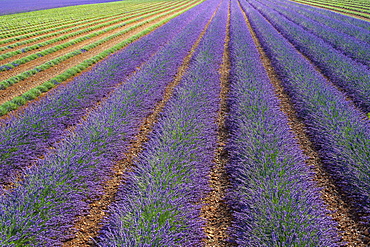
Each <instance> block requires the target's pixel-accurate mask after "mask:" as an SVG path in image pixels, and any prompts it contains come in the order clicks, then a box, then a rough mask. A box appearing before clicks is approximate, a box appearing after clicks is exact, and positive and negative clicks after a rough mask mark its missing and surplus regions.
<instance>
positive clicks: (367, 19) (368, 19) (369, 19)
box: [295, 1, 370, 22]
mask: <svg viewBox="0 0 370 247" xmlns="http://www.w3.org/2000/svg"><path fill="white" fill-rule="evenodd" d="M295 2H296V3H300V4H304V5H309V6H312V7H315V8H321V9H326V10H330V11H333V12H337V13H339V14H343V15H349V16H352V17H355V18H357V19H361V20H364V21H369V22H370V18H366V17H364V16H359V15H356V14H352V13H348V12H345V11H340V10H336V9H330V8H326V7H323V6H318V5H315V4H313V3H308V2H300V1H295ZM333 7H337V6H333ZM352 11H354V10H352ZM359 13H362V12H359Z"/></svg>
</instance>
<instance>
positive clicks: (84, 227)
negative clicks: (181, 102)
mask: <svg viewBox="0 0 370 247" xmlns="http://www.w3.org/2000/svg"><path fill="white" fill-rule="evenodd" d="M214 15H215V13H214V14H213V16H212V17H211V19H210V20H209V22H208V23H207V24H206V26H205V28H204V29H203V31H202V33H201V34H200V36H199V38H198V40H197V41H196V42H195V43H194V45H193V47H192V48H191V50H190V51H189V53H188V55H187V56H186V57H185V58H184V60H183V63H182V65H181V66H180V67H179V68H178V71H177V75H176V77H175V78H174V80H173V81H172V82H171V83H170V84H169V85H168V86H167V87H166V88H165V91H164V95H163V97H162V100H160V101H159V102H158V103H157V104H156V106H155V108H154V109H153V112H152V113H151V114H150V115H149V116H147V117H146V118H145V119H144V120H143V122H142V124H141V126H140V127H139V132H138V134H137V135H136V136H135V137H134V138H133V141H132V142H131V143H130V145H129V147H128V151H127V153H125V154H124V156H125V158H124V159H122V160H121V161H119V162H117V164H116V165H115V167H114V169H113V170H114V174H113V175H112V178H111V179H110V180H109V181H107V182H106V183H105V184H104V192H105V193H104V194H103V196H102V197H101V198H100V199H99V200H96V201H94V202H93V203H91V204H90V205H89V206H90V211H89V214H88V215H86V216H81V217H80V218H79V219H78V221H77V223H76V225H75V228H76V229H77V232H76V237H75V238H74V239H71V240H69V241H67V242H65V244H64V245H63V247H76V246H79V247H80V246H94V243H93V241H92V239H93V238H94V237H96V236H97V234H98V232H99V230H100V229H101V227H102V225H101V224H102V223H101V222H102V220H103V218H104V217H106V216H107V213H106V210H107V209H108V206H109V205H110V204H112V203H113V202H114V199H115V195H116V193H117V190H118V186H119V185H120V184H121V183H122V182H123V181H122V180H123V179H124V174H125V173H126V172H127V171H129V170H130V169H131V168H132V165H133V162H134V160H135V159H136V157H137V156H138V154H139V153H140V152H142V151H143V144H144V143H145V142H147V141H148V136H149V134H150V133H151V132H152V129H153V126H154V124H155V123H156V122H157V121H158V117H159V114H160V113H161V112H162V110H163V108H164V107H165V105H166V103H167V102H168V101H169V100H170V98H171V97H172V95H173V91H174V89H175V88H176V86H177V85H178V84H179V83H180V81H181V78H182V77H183V75H184V73H185V72H186V70H187V69H188V67H189V63H190V60H191V58H192V56H193V54H194V52H195V49H196V48H197V47H198V45H199V43H200V40H201V38H202V37H203V36H204V33H205V32H206V30H207V28H208V26H209V24H210V23H211V21H212V19H213V17H214Z"/></svg>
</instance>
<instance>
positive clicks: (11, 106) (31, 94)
mask: <svg viewBox="0 0 370 247" xmlns="http://www.w3.org/2000/svg"><path fill="white" fill-rule="evenodd" d="M203 1H204V0H201V1H194V2H193V4H192V5H190V6H189V7H187V8H185V9H183V10H181V11H180V12H178V13H175V14H174V15H172V16H170V17H168V18H166V19H164V20H162V21H160V22H158V23H156V24H154V25H152V26H150V27H148V28H146V29H144V30H143V31H141V32H140V33H138V34H135V35H133V36H131V37H130V38H127V39H125V40H123V41H122V42H120V43H118V44H116V45H114V46H113V47H111V48H109V49H107V50H105V51H103V52H101V53H99V54H98V55H95V56H93V57H91V58H89V59H86V60H84V61H83V62H81V63H79V64H78V65H76V66H73V67H71V68H69V69H68V70H66V71H64V72H63V73H61V74H59V75H57V76H55V77H54V78H51V79H50V80H48V81H46V82H44V83H43V84H41V85H39V86H37V87H35V88H32V89H30V90H28V91H27V92H25V93H23V94H22V95H21V96H17V97H14V98H13V99H11V100H9V101H7V102H5V103H3V104H2V105H0V116H3V115H6V114H8V113H9V112H10V111H13V110H16V109H17V108H19V107H20V106H23V105H25V104H27V103H28V102H29V101H32V100H34V99H36V98H37V97H39V96H40V95H41V94H42V93H46V92H47V91H49V90H50V89H52V88H54V87H55V86H57V85H58V84H60V83H62V82H64V81H66V80H68V79H70V78H72V77H74V76H75V75H77V74H79V73H81V72H83V71H84V70H86V69H87V68H89V67H91V66H93V65H94V64H96V63H97V62H99V61H101V60H103V59H104V58H106V57H107V56H109V55H111V54H113V53H115V52H117V51H119V50H120V49H122V48H124V47H125V46H127V45H129V44H130V43H132V42H134V41H135V40H137V39H139V38H140V37H142V36H144V35H146V34H148V33H150V32H151V31H153V30H154V29H156V28H158V27H160V26H162V25H163V24H165V23H167V22H168V21H170V20H171V19H173V18H175V17H176V16H179V15H181V14H182V13H184V12H186V11H187V10H189V9H191V8H193V7H195V6H196V5H198V4H200V3H202V2H203Z"/></svg>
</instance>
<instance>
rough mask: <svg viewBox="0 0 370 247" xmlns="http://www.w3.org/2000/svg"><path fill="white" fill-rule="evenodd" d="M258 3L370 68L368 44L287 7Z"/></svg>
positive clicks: (369, 48) (267, 0)
mask: <svg viewBox="0 0 370 247" xmlns="http://www.w3.org/2000/svg"><path fill="white" fill-rule="evenodd" d="M258 2H260V3H262V4H263V5H265V8H272V9H274V10H276V11H277V12H279V13H280V14H281V15H282V16H284V17H285V18H287V19H288V20H290V21H292V22H294V23H296V24H297V25H299V26H301V27H303V28H304V29H305V30H307V31H309V32H310V33H312V34H314V35H316V36H318V37H320V38H321V39H323V40H324V41H326V42H328V43H329V44H330V45H332V46H333V47H334V48H335V49H338V50H340V51H341V52H342V53H343V54H345V55H346V56H349V57H350V58H352V59H353V60H355V61H357V62H360V63H362V64H364V65H366V66H368V68H369V67H370V52H369V51H370V43H366V42H363V41H360V40H358V39H356V38H354V37H352V36H350V35H348V34H343V33H341V32H339V31H337V30H335V29H334V28H331V27H328V26H326V25H325V24H323V23H321V22H318V21H313V20H310V19H309V18H307V17H305V16H303V15H300V14H297V12H295V11H292V10H291V9H290V8H289V7H279V6H278V5H276V4H275V2H271V1H270V0H265V1H264V0H262V1H258ZM266 6H267V7H266Z"/></svg>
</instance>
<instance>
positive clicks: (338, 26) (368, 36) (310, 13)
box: [274, 0, 370, 44]
mask: <svg viewBox="0 0 370 247" xmlns="http://www.w3.org/2000/svg"><path fill="white" fill-rule="evenodd" d="M274 3H275V5H279V6H283V7H286V8H289V9H291V10H293V11H295V12H296V13H299V14H301V15H304V16H306V17H307V18H309V19H312V20H314V21H317V22H320V23H323V24H325V26H327V27H331V28H334V29H335V30H337V31H339V32H342V33H345V34H348V35H351V36H352V37H354V38H356V39H359V40H361V41H363V42H366V43H368V44H370V30H366V29H363V28H361V27H357V26H354V25H352V24H350V23H346V22H344V21H340V20H337V19H333V18H330V17H328V16H326V15H324V14H322V13H320V12H319V11H318V10H319V9H318V8H311V7H309V6H307V5H302V4H297V3H295V2H291V1H285V0H276V1H274ZM328 12H330V11H328ZM368 25H370V24H368Z"/></svg>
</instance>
